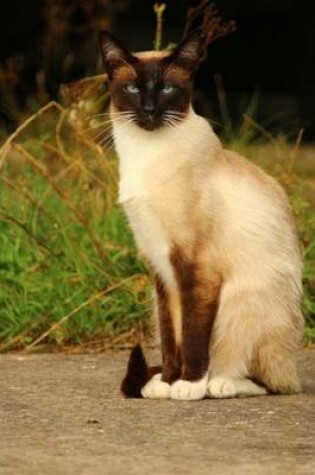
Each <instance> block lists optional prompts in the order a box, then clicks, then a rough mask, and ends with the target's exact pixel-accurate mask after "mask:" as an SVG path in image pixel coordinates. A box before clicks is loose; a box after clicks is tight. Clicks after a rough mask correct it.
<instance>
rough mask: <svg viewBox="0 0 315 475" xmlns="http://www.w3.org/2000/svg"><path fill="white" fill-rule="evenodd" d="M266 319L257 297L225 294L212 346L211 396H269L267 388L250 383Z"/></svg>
mask: <svg viewBox="0 0 315 475" xmlns="http://www.w3.org/2000/svg"><path fill="white" fill-rule="evenodd" d="M263 318H264V313H263V311H262V307H260V306H259V305H257V300H256V296H255V295H253V294H252V295H251V296H250V297H249V296H248V295H244V294H243V295H241V294H234V293H232V292H229V295H227V293H226V294H225V293H224V292H223V294H222V300H221V305H220V307H219V311H218V314H217V318H216V321H215V324H214V328H213V334H212V338H211V343H210V367H209V375H210V378H209V383H208V389H207V395H208V396H209V397H211V398H233V397H250V396H261V395H265V394H267V391H266V389H265V387H263V386H260V385H259V384H256V383H255V382H253V381H252V380H251V376H252V375H251V371H250V370H251V364H252V360H253V355H254V352H255V348H256V346H257V345H258V342H259V339H260V332H263V331H264V329H263V323H262V321H263ZM255 381H256V380H255Z"/></svg>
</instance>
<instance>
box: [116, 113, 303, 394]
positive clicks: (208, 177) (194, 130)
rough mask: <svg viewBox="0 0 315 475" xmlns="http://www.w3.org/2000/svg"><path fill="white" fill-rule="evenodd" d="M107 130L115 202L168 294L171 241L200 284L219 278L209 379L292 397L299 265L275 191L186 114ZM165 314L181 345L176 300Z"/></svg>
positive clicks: (284, 207)
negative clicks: (152, 125) (174, 121)
mask: <svg viewBox="0 0 315 475" xmlns="http://www.w3.org/2000/svg"><path fill="white" fill-rule="evenodd" d="M113 133H114V140H115V146H116V149H117V152H118V155H119V159H120V189H119V201H120V203H122V205H123V207H124V209H125V211H126V214H127V216H128V218H129V222H130V225H131V227H132V229H133V232H134V235H135V239H136V241H137V244H138V247H139V249H140V251H141V252H142V254H143V255H144V256H145V257H146V259H148V261H149V262H150V263H151V265H152V266H153V268H154V269H155V271H156V272H157V273H158V274H159V275H160V276H161V278H162V279H163V280H164V282H165V284H166V286H167V287H168V289H169V291H170V292H172V293H173V294H174V295H177V292H178V288H177V283H176V279H175V275H174V271H173V269H172V266H171V265H170V261H169V255H170V251H171V248H172V246H173V245H174V244H176V246H177V247H179V248H180V249H181V252H183V253H185V255H186V257H187V258H188V259H192V260H194V261H197V262H198V264H200V267H201V268H202V269H203V272H204V274H205V276H206V278H209V280H210V279H211V276H212V275H220V276H221V278H222V282H223V284H222V288H221V293H220V304H219V309H218V313H217V316H216V320H215V325H214V329H213V333H212V338H211V344H210V361H211V363H210V368H209V375H210V380H211V378H227V379H228V380H230V379H234V380H236V381H237V380H243V379H244V378H247V377H252V378H255V380H258V381H261V382H262V384H264V385H266V387H268V388H269V389H270V390H272V391H276V392H295V391H297V390H298V389H299V383H298V379H297V374H296V364H295V358H296V351H297V347H298V343H299V339H300V334H301V330H302V327H303V317H302V315H301V312H300V308H299V299H300V294H301V260H300V256H299V251H298V245H297V238H296V233H295V229H294V225H293V223H292V218H291V213H290V209H289V206H288V201H287V198H286V196H285V193H284V192H283V190H282V189H281V187H280V186H279V185H278V184H277V182H276V181H275V180H274V179H273V178H271V177H269V176H267V175H266V174H265V173H264V172H263V171H261V170H260V169H258V168H257V167H256V166H254V165H253V164H251V163H250V162H248V161H246V160H245V159H244V158H242V157H240V156H239V155H238V154H236V153H234V152H230V151H227V150H225V149H223V148H222V146H221V144H220V142H219V140H218V138H217V137H216V135H215V134H214V132H213V131H212V129H211V126H210V125H209V124H208V122H207V121H206V120H205V119H203V118H202V117H199V116H198V115H196V114H195V113H194V111H193V110H192V109H191V110H190V111H189V114H188V116H187V117H186V119H185V120H183V121H182V122H181V123H179V124H178V125H177V126H176V127H174V128H171V127H163V128H160V129H157V130H156V131H154V132H147V131H145V130H142V129H140V128H139V127H137V125H135V124H134V123H129V124H125V125H121V124H119V123H118V122H117V121H114V124H113ZM171 309H172V314H173V320H174V327H175V328H176V339H177V341H178V342H180V335H181V321H180V319H181V317H180V315H181V312H180V304H179V299H176V298H174V299H173V301H172V305H171ZM174 384H176V383H174ZM210 386H211V381H210ZM235 387H236V390H235V394H234V396H236V395H238V390H237V385H235ZM242 390H243V388H241V389H240V392H242ZM171 392H172V391H171ZM210 392H211V390H210ZM223 392H224V391H223ZM243 393H244V391H243ZM229 397H230V396H229Z"/></svg>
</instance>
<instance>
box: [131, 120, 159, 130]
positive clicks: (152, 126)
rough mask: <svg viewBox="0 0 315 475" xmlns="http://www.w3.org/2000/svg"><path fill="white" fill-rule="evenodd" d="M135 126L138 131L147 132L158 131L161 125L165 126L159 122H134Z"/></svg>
mask: <svg viewBox="0 0 315 475" xmlns="http://www.w3.org/2000/svg"><path fill="white" fill-rule="evenodd" d="M136 124H137V126H138V127H139V128H140V129H142V130H146V131H147V132H154V131H155V130H157V129H160V128H161V127H162V126H163V125H165V124H163V122H160V121H159V122H156V123H154V122H152V123H150V122H140V121H138V122H136Z"/></svg>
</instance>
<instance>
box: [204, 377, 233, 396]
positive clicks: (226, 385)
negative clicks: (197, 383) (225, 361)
mask: <svg viewBox="0 0 315 475" xmlns="http://www.w3.org/2000/svg"><path fill="white" fill-rule="evenodd" d="M208 396H209V397H212V398H229V397H235V396H236V387H235V385H234V381H233V379H231V378H213V379H211V380H210V381H209V384H208Z"/></svg>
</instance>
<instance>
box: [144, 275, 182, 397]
mask: <svg viewBox="0 0 315 475" xmlns="http://www.w3.org/2000/svg"><path fill="white" fill-rule="evenodd" d="M155 290H156V303H157V313H158V320H159V329H160V336H161V346H162V361H163V366H162V373H159V374H156V375H155V376H153V378H151V379H150V381H149V382H148V383H147V384H146V385H145V386H144V387H143V388H142V390H141V394H142V396H143V397H144V398H146V399H168V398H169V397H170V390H171V384H172V383H173V382H174V381H176V380H177V379H178V378H179V376H180V371H181V355H180V350H179V347H178V342H177V341H176V340H177V336H178V329H177V330H176V325H177V324H178V326H179V324H180V323H181V322H177V320H178V311H179V310H180V309H179V308H178V307H180V294H179V293H177V291H168V290H167V289H166V286H165V285H164V283H163V281H162V279H160V278H159V276H157V275H156V276H155Z"/></svg>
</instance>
